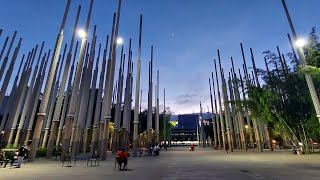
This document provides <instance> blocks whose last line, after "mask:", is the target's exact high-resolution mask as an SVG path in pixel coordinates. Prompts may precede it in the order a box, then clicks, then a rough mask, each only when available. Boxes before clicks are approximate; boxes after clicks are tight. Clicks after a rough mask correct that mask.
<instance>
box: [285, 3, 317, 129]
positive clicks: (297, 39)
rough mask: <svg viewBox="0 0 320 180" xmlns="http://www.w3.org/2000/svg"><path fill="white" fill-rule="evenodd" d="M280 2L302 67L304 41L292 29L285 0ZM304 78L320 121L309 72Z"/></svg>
mask: <svg viewBox="0 0 320 180" xmlns="http://www.w3.org/2000/svg"><path fill="white" fill-rule="evenodd" d="M281 2H282V5H283V8H284V11H285V13H286V16H287V19H288V23H289V25H290V29H291V32H292V35H293V38H294V41H295V43H296V45H297V47H298V55H299V58H300V60H301V62H302V67H304V66H305V65H306V64H307V62H306V59H305V57H304V55H303V49H302V48H303V46H304V45H305V44H306V43H305V41H304V40H302V39H299V38H298V36H297V34H296V31H295V29H294V26H293V23H292V20H291V17H290V14H289V11H288V8H287V5H286V2H285V0H281ZM305 78H306V81H307V85H308V88H309V91H310V95H311V99H312V102H313V105H314V108H315V110H316V113H317V118H318V120H319V123H320V103H319V98H318V95H317V92H316V90H315V87H314V84H313V81H312V78H311V76H310V74H306V75H305Z"/></svg>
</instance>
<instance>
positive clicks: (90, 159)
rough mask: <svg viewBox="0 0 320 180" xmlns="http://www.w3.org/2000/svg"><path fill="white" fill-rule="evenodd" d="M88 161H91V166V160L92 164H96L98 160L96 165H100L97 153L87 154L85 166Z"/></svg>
mask: <svg viewBox="0 0 320 180" xmlns="http://www.w3.org/2000/svg"><path fill="white" fill-rule="evenodd" d="M89 161H90V163H91V166H92V161H94V166H97V162H98V166H99V165H100V164H99V162H100V155H99V154H94V155H89V156H88V161H87V166H89Z"/></svg>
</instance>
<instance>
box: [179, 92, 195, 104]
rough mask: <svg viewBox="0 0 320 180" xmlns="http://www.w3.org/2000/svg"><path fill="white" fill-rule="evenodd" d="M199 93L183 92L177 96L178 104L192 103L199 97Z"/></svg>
mask: <svg viewBox="0 0 320 180" xmlns="http://www.w3.org/2000/svg"><path fill="white" fill-rule="evenodd" d="M196 97H197V94H182V95H179V96H178V97H176V102H175V103H176V104H178V105H184V104H191V103H194V101H195V100H196V99H197V98H196Z"/></svg>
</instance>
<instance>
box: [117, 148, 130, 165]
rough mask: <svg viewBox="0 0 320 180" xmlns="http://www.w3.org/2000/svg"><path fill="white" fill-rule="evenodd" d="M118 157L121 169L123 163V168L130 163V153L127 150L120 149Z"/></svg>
mask: <svg viewBox="0 0 320 180" xmlns="http://www.w3.org/2000/svg"><path fill="white" fill-rule="evenodd" d="M117 158H118V160H117V161H118V164H119V166H120V170H121V167H122V164H124V165H123V168H125V167H126V166H127V163H128V153H126V152H125V150H124V149H122V150H121V151H119V152H118V153H117Z"/></svg>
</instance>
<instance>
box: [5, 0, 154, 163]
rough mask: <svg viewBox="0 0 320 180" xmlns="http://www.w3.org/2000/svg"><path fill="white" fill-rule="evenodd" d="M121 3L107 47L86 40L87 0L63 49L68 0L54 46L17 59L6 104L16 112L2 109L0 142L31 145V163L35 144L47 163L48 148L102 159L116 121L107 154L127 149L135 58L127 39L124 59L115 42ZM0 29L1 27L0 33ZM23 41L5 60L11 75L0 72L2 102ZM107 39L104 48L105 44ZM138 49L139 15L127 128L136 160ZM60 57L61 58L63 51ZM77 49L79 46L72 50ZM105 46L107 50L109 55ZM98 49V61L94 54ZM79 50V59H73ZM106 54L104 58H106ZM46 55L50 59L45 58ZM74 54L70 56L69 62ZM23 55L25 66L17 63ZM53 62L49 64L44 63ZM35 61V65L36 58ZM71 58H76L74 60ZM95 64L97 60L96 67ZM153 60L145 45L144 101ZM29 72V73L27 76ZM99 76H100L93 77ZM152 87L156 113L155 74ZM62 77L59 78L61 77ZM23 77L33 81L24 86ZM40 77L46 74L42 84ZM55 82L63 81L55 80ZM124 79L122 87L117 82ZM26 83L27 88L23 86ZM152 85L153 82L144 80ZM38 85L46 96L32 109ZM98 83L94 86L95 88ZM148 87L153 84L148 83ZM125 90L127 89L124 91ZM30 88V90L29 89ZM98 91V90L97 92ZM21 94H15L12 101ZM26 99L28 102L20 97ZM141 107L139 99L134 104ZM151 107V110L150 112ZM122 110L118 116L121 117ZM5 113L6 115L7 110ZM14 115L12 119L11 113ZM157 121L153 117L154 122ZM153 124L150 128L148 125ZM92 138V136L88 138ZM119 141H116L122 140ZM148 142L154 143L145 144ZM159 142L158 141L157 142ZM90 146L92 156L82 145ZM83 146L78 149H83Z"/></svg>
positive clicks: (120, 42)
mask: <svg viewBox="0 0 320 180" xmlns="http://www.w3.org/2000/svg"><path fill="white" fill-rule="evenodd" d="M121 3H122V0H119V2H118V10H117V13H114V16H113V25H112V31H111V36H110V39H109V36H107V38H106V44H105V47H104V48H103V46H102V45H101V44H99V45H98V44H97V35H96V29H97V27H96V26H94V32H93V34H92V39H91V41H90V42H89V41H88V39H89V34H88V30H89V27H90V21H91V14H92V11H93V4H94V0H90V7H89V11H88V15H87V21H86V26H85V28H84V29H82V28H79V27H78V20H79V17H80V12H81V6H79V7H78V11H77V15H76V19H75V23H74V27H73V34H72V38H71V42H70V45H69V51H67V47H68V45H67V44H65V45H64V46H63V45H62V44H63V38H64V29H65V25H66V21H67V17H68V14H69V9H70V6H71V0H67V5H66V8H65V11H64V15H63V18H62V23H61V26H60V30H59V33H58V35H57V38H56V43H55V47H54V49H53V51H52V53H51V50H49V51H48V52H45V53H44V55H43V53H42V51H44V45H45V43H44V42H43V43H42V45H41V47H40V48H39V49H40V52H39V53H38V45H36V47H35V48H34V49H32V51H31V52H29V54H28V57H27V56H23V58H22V61H21V63H20V66H19V71H18V74H17V76H16V77H15V82H14V86H13V88H12V91H11V94H10V97H9V105H11V106H12V107H13V109H14V110H12V109H10V108H7V110H6V111H7V113H5V116H7V114H9V115H8V116H9V118H7V117H4V118H3V119H2V121H1V126H0V127H1V132H2V133H1V143H3V140H5V141H6V142H7V144H8V145H11V144H12V145H14V146H15V147H17V146H19V145H20V143H25V144H28V143H29V142H30V141H31V144H30V154H29V161H34V159H35V157H36V152H37V150H38V149H39V147H42V148H46V149H47V158H51V156H52V153H53V151H54V150H58V148H59V146H60V145H61V151H62V157H64V156H66V155H68V154H69V155H73V156H77V155H78V154H79V153H80V152H81V151H82V152H84V153H90V154H91V155H94V154H97V155H99V156H100V158H101V159H105V158H106V155H107V153H106V152H107V150H109V148H110V147H109V142H110V139H109V135H110V132H109V124H110V123H111V122H110V121H111V119H114V127H115V132H114V133H113V137H112V144H113V147H112V151H113V152H114V153H115V152H117V150H118V148H119V147H122V148H125V149H128V145H129V133H131V131H130V129H131V127H130V124H131V109H132V90H133V71H134V69H133V56H132V50H131V39H130V45H129V51H128V54H125V53H124V51H123V49H124V45H123V43H124V40H123V39H122V38H121V37H119V35H118V32H119V29H120V28H119V24H120V23H119V22H120V10H121ZM2 32H3V30H2V29H1V31H0V35H1V34H2ZM16 34H17V32H15V33H14V35H13V38H12V40H11V42H10V46H9V48H8V52H7V54H6V55H5V59H4V63H3V65H2V67H1V69H0V73H1V72H3V73H1V79H2V74H4V73H5V72H4V71H3V70H4V68H5V67H6V64H7V62H10V61H9V55H10V51H11V49H12V47H13V43H14V40H15V37H16ZM76 35H77V36H78V37H80V38H81V42H80V43H79V42H76V47H75V49H74V48H73V46H74V44H75V42H74V41H75V36H76ZM8 42H9V37H7V38H6V41H5V43H4V47H3V48H2V50H1V54H0V59H1V58H2V55H3V54H4V51H5V48H6V46H7V44H8ZM21 42H22V38H21V39H20V40H19V42H18V44H17V47H16V48H15V51H14V55H13V57H12V60H11V62H10V67H9V71H8V72H7V73H5V80H4V83H3V86H2V87H1V92H0V94H1V95H0V104H1V103H2V101H3V99H4V97H5V96H4V93H5V91H6V90H7V86H8V82H9V80H10V79H11V75H12V70H13V65H14V63H15V60H16V58H17V55H18V52H19V49H20V46H21ZM109 42H110V43H109ZM141 46H142V15H141V16H140V33H139V48H138V60H137V73H136V76H137V77H136V95H135V99H136V101H135V110H134V121H133V124H134V127H133V130H134V131H133V149H134V153H133V156H136V155H137V146H138V144H139V143H138V140H139V139H138V124H139V116H137V115H138V114H139V100H140V98H139V95H140V94H139V93H140V71H141V70H140V69H141ZM62 47H64V49H63V54H62V55H61V54H60V53H61V48H62ZM78 47H79V48H78ZM118 47H121V49H122V51H121V58H120V59H121V62H120V68H119V77H118V84H117V86H116V87H117V88H116V91H117V92H116V94H117V105H116V112H117V113H116V117H113V116H111V108H112V98H113V97H114V96H113V93H115V92H114V91H113V90H114V79H115V70H116V67H115V65H116V60H117V49H118ZM108 49H109V51H108ZM101 52H102V54H103V55H102V56H100V54H101ZM77 53H79V55H78V56H77ZM107 53H109V55H107ZM50 54H52V56H51V57H50ZM72 56H73V57H72ZM25 57H26V61H25V62H24V66H23V67H22V65H23V61H24V58H25ZM101 57H102V67H101V70H100V66H99V65H98V64H99V61H100V60H101V59H100V58H101ZM50 58H51V61H50ZM35 59H36V60H35ZM76 59H77V60H76ZM126 60H127V62H128V63H127V64H128V66H127V77H126V78H124V72H125V71H124V69H125V61H126ZM94 61H95V63H94ZM33 62H36V66H35V69H34V70H33V69H32V67H33V66H32V65H33ZM152 62H153V46H152V47H151V65H150V66H149V79H151V80H150V81H149V94H150V95H149V96H150V98H153V96H152V86H153V85H152V74H153V72H152ZM47 65H49V66H50V67H49V72H48V75H47V76H46V67H47ZM20 69H21V71H22V74H21V76H20V77H21V80H20V82H19V83H18V79H19V75H20ZM32 72H33V73H32ZM99 72H100V79H99V80H97V77H98V74H99ZM157 75H158V76H157V86H156V87H157V88H156V90H157V91H156V92H157V93H156V109H157V113H156V116H159V95H158V94H159V71H158V72H157ZM60 76H62V77H60ZM29 77H30V78H31V81H29ZM45 77H47V78H46V79H45ZM60 79H61V81H60ZM123 81H125V83H124V82H123ZM28 82H30V84H29V85H28ZM150 82H151V83H150ZM43 84H45V85H44V92H43V95H42V98H41V102H40V107H39V111H37V109H38V108H37V107H38V103H39V97H40V95H41V93H40V92H41V89H42V87H43ZM96 84H99V85H98V86H99V87H98V89H96ZM150 85H151V86H150ZM124 86H125V91H123V88H124ZM27 87H29V89H28V88H27ZM103 87H104V89H103ZM17 95H19V96H17ZM24 97H26V100H25V101H23V100H24ZM122 97H124V108H123V110H122V106H121V105H122V104H123V102H122ZM140 103H141V102H140ZM149 103H151V104H149V109H148V112H149V113H151V115H152V100H151V102H149ZM150 105H151V108H150ZM19 109H23V111H22V117H20V118H19V115H20V111H19ZM122 111H123V117H122V113H121V112H122ZM9 112H10V113H9ZM12 112H13V114H14V116H12ZM156 119H157V121H159V117H156ZM121 121H123V123H122V124H123V127H122V128H123V129H124V131H125V133H124V134H123V137H120V136H119V132H120V131H119V130H120V122H121ZM150 123H151V124H150ZM148 127H151V128H152V121H151V122H148ZM155 129H156V135H157V136H156V137H157V138H156V141H159V122H156V123H155ZM90 134H91V137H92V139H89V137H90ZM120 141H122V143H120ZM148 142H149V143H152V142H150V141H148ZM156 143H157V142H156ZM89 146H90V148H89V149H90V151H87V147H89ZM81 148H82V149H81Z"/></svg>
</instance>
